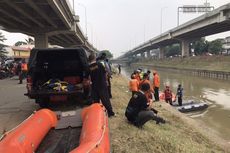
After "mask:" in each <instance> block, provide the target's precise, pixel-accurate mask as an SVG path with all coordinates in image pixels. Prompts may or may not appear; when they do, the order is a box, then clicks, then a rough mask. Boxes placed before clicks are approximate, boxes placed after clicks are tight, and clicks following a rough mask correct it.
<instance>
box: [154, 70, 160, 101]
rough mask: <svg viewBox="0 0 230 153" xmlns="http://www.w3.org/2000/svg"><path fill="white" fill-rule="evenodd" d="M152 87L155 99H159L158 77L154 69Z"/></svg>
mask: <svg viewBox="0 0 230 153" xmlns="http://www.w3.org/2000/svg"><path fill="white" fill-rule="evenodd" d="M153 87H154V97H155V101H159V87H160V77H159V75H158V74H157V72H156V71H153Z"/></svg>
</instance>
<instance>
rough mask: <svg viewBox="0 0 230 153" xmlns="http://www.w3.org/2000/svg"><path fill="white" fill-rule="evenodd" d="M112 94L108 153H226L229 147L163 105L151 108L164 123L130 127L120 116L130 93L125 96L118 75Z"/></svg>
mask: <svg viewBox="0 0 230 153" xmlns="http://www.w3.org/2000/svg"><path fill="white" fill-rule="evenodd" d="M112 94H113V98H112V99H111V101H112V105H113V108H114V110H115V112H117V114H118V116H117V117H114V118H110V119H109V126H110V133H111V147H112V150H111V151H112V152H126V153H139V152H143V153H153V152H156V153H167V152H169V153H175V152H186V153H187V152H194V153H204V152H230V144H228V143H227V142H226V141H224V140H222V139H221V138H219V137H218V136H216V135H215V132H213V131H212V130H211V129H208V128H207V127H205V125H201V124H200V123H197V122H196V121H195V120H193V119H191V118H188V117H186V116H185V115H184V114H182V113H179V112H178V111H176V110H175V109H173V108H172V107H170V106H169V105H167V104H165V103H163V102H157V103H154V104H153V107H154V108H156V109H157V110H159V116H162V117H163V118H165V119H166V120H167V121H168V123H166V124H162V125H156V124H155V121H150V122H148V123H147V124H145V126H144V128H143V129H138V128H136V127H134V126H133V125H130V124H129V123H128V122H127V120H126V118H125V116H124V112H125V108H126V106H127V103H128V101H129V99H130V96H131V93H130V92H128V79H126V78H125V77H123V76H121V75H120V76H118V75H114V76H113V79H112Z"/></svg>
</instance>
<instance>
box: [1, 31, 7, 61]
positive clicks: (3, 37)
mask: <svg viewBox="0 0 230 153" xmlns="http://www.w3.org/2000/svg"><path fill="white" fill-rule="evenodd" d="M5 40H6V38H5V36H4V35H2V33H1V32H0V42H4V41H5ZM5 47H6V45H4V44H2V43H0V58H5V57H6V54H7V53H8V52H7V51H6V50H5Z"/></svg>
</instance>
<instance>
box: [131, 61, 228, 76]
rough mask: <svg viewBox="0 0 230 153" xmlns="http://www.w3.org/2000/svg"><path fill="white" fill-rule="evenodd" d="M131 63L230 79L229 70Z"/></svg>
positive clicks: (194, 74)
mask: <svg viewBox="0 0 230 153" xmlns="http://www.w3.org/2000/svg"><path fill="white" fill-rule="evenodd" d="M131 65H133V66H147V67H154V68H156V69H162V70H167V71H170V72H176V73H183V74H189V75H193V76H199V77H206V78H212V79H221V80H230V72H223V71H212V70H201V69H186V68H176V67H165V66H155V65H152V64H145V63H133V64H131Z"/></svg>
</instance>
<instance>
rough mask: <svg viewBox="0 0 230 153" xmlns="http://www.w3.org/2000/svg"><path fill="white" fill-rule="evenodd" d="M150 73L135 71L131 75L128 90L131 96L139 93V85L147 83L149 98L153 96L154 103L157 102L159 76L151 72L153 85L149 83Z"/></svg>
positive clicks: (140, 70)
mask: <svg viewBox="0 0 230 153" xmlns="http://www.w3.org/2000/svg"><path fill="white" fill-rule="evenodd" d="M150 74H151V71H150V70H148V71H147V72H146V73H144V72H143V71H142V69H138V70H135V71H134V72H133V73H132V74H131V80H130V82H129V90H130V91H131V92H132V95H133V94H134V93H136V92H138V91H139V89H140V88H141V85H142V84H144V83H148V84H149V86H150V94H149V98H151V99H152V98H153V96H152V95H154V98H155V101H159V87H160V76H159V75H158V73H157V72H156V71H153V83H152V84H151V82H150Z"/></svg>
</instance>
